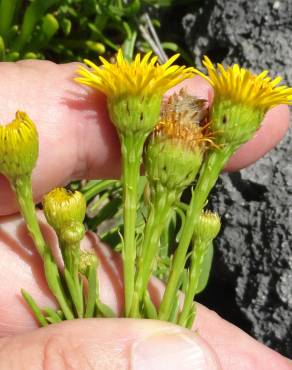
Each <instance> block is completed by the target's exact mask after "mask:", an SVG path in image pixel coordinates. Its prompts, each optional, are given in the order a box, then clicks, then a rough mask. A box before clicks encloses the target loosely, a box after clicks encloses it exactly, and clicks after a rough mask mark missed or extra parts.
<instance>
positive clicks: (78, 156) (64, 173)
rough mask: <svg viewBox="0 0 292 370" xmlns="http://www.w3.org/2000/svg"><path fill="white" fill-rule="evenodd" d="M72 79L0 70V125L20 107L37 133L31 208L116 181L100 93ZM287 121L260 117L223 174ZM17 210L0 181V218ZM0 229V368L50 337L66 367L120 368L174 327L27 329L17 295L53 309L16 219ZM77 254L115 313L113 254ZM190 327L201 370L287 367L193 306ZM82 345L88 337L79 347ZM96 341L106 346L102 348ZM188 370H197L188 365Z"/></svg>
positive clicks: (31, 354) (198, 88)
mask: <svg viewBox="0 0 292 370" xmlns="http://www.w3.org/2000/svg"><path fill="white" fill-rule="evenodd" d="M75 71H76V64H65V65H56V64H53V63H50V62H37V61H34V62H32V61H25V62H19V63H15V64H12V63H11V64H10V63H2V64H0V72H1V73H0V86H1V92H0V117H1V123H5V122H9V121H11V120H12V119H13V117H14V114H15V111H16V110H18V109H21V110H23V111H26V112H27V113H28V114H29V116H30V117H31V118H32V120H33V121H34V122H35V123H36V124H37V126H38V131H39V136H40V158H39V161H38V164H37V168H36V170H35V171H34V174H33V185H34V192H35V195H36V199H37V200H40V199H41V196H42V195H43V194H44V193H47V192H48V191H49V190H51V189H52V188H53V187H55V186H60V185H64V184H67V183H68V182H69V181H70V180H73V179H76V178H105V177H107V178H108V177H114V176H115V177H118V176H119V174H120V151H119V143H118V138H117V136H116V133H115V129H114V128H113V127H112V126H111V124H110V122H109V119H108V115H107V112H106V107H105V99H104V97H103V96H102V95H101V94H100V93H98V92H94V91H92V90H91V89H89V90H88V91H86V90H85V89H84V87H83V86H80V85H78V84H76V83H75V82H74V81H72V78H73V76H74V74H75ZM182 86H185V87H186V88H187V90H188V92H189V93H191V94H195V95H197V96H198V97H200V98H204V99H207V100H208V101H209V103H211V102H212V96H213V91H212V88H211V87H210V85H209V84H208V83H207V82H206V81H204V80H203V79H201V78H200V77H196V78H194V79H191V80H187V81H185V82H184V83H183V84H181V85H180V86H179V87H176V90H177V91H178V90H179V88H180V87H182ZM288 123H289V111H288V108H287V106H284V105H281V106H278V107H275V108H273V109H272V110H271V111H269V112H268V113H267V115H266V117H265V119H264V122H263V125H262V126H261V128H260V129H259V131H258V132H257V133H256V135H255V136H254V138H253V139H252V140H251V141H250V142H248V143H247V144H245V145H243V146H242V147H241V148H240V149H239V150H238V152H237V153H236V154H235V155H234V157H233V158H232V159H231V161H230V162H229V164H228V166H227V169H229V170H230V169H231V170H235V169H238V168H242V167H244V166H247V165H249V164H251V163H252V162H254V161H255V160H257V159H258V158H260V157H262V156H263V155H264V154H265V153H266V152H267V151H268V150H270V149H271V148H272V147H274V146H275V145H276V144H277V143H278V142H279V141H280V140H281V139H282V137H283V136H284V134H285V132H286V131H287V128H288ZM16 210H17V207H16V203H15V200H14V197H13V195H12V193H11V191H10V190H9V186H8V184H7V181H6V180H5V179H4V178H3V177H2V178H1V180H0V214H1V215H2V216H3V215H7V214H11V213H14V212H16ZM0 224H1V226H0V281H1V290H0V297H1V298H0V299H1V301H0V302H1V303H0V336H3V337H5V336H7V335H16V334H22V335H23V336H22V337H20V336H15V337H14V339H13V340H12V339H9V338H5V339H1V340H0V360H1V358H2V357H3V358H10V357H11V353H15V357H16V358H18V357H17V356H18V355H17V353H19V349H20V348H25V349H26V356H25V357H23V361H24V362H25V361H26V362H27V363H28V362H29V361H30V363H33V362H34V361H35V363H36V364H37V361H39V360H38V357H39V356H38V353H39V352H38V351H39V350H40V347H41V346H42V343H48V340H49V339H50V338H51V337H52V336H55V337H57V338H58V337H59V336H60V335H62V338H63V344H62V346H63V347H62V349H64V351H65V349H66V348H69V349H71V351H72V348H78V349H79V351H77V352H76V351H72V361H73V360H74V361H75V360H76V359H78V360H80V363H81V359H80V358H79V357H80V356H83V357H84V358H85V359H87V360H88V363H92V361H95V364H97V365H98V366H99V367H98V368H99V369H105V370H108V369H109V368H107V367H106V365H105V364H106V363H108V362H109V360H108V359H110V364H111V366H112V367H111V369H118V368H119V367H118V366H119V365H118V364H116V363H115V361H116V359H119V361H120V364H122V365H125V366H128V364H129V358H128V356H129V348H128V346H129V345H130V344H131V343H133V342H135V341H136V340H137V338H140V337H141V336H145V335H148V334H149V333H151V332H152V331H155V330H158V328H164V327H165V325H167V327H171V328H173V326H172V325H170V324H164V323H159V322H158V323H154V322H152V321H143V320H127V321H125V320H120V319H119V320H107V321H106V320H92V321H90V325H88V321H82V320H76V321H75V322H74V323H73V322H66V323H63V324H61V325H57V326H52V327H51V328H49V329H41V330H38V331H30V330H31V329H33V328H36V323H35V321H34V320H33V318H32V316H31V314H30V312H29V311H28V310H27V308H26V306H25V305H24V304H22V303H21V301H20V294H19V291H20V288H22V287H24V288H25V289H26V290H27V291H29V292H30V293H31V294H32V295H33V296H34V297H35V299H36V300H37V301H38V303H39V304H40V305H41V306H53V305H54V301H53V299H52V296H51V295H50V294H49V292H48V289H47V287H46V285H45V281H44V279H43V275H42V274H43V272H42V268H41V262H40V259H39V257H38V255H37V253H36V252H35V249H34V248H33V246H32V245H31V242H30V240H29V238H28V236H27V234H26V232H25V229H24V226H23V222H22V220H21V218H20V217H19V216H18V215H14V216H10V217H2V218H1V222H0ZM44 231H45V235H46V238H47V240H48V241H49V242H50V243H51V244H54V245H56V243H57V241H56V236H55V235H54V234H53V233H52V230H51V229H50V228H49V227H48V226H46V227H44ZM84 247H85V248H87V249H93V248H94V249H95V250H97V251H98V254H99V258H100V261H101V270H100V273H99V275H100V281H101V286H102V288H101V291H102V292H103V293H102V294H103V295H102V299H103V300H104V301H105V302H106V303H108V304H110V305H111V306H112V307H113V308H114V309H116V310H119V309H121V306H122V304H123V302H122V296H123V294H122V288H121V275H120V260H119V256H118V255H115V254H114V253H113V252H110V251H109V250H108V249H107V248H106V247H105V246H101V245H100V244H99V243H98V240H97V239H96V237H95V236H93V235H92V234H90V235H88V236H87V237H86V239H85V241H84ZM154 285H155V286H156V288H155V289H154V288H153V289H152V291H155V292H154V293H153V294H154V298H156V300H159V297H160V296H161V291H162V289H163V287H162V285H161V284H160V283H159V282H155V284H154ZM195 327H196V328H198V329H199V335H200V336H196V341H197V343H198V345H199V346H200V348H201V349H202V351H203V352H204V353H205V355H206V356H207V357H208V359H211V360H210V366H209V367H208V368H207V369H208V370H209V369H217V370H218V369H219V367H218V365H216V363H215V362H214V361H213V360H212V359H213V358H215V355H214V353H216V355H217V357H218V358H219V360H220V362H221V366H222V369H224V370H234V369H236V370H289V369H290V370H291V369H292V365H291V363H290V362H289V360H287V359H285V358H284V357H282V356H280V355H279V354H277V353H276V352H274V351H272V350H270V349H268V348H266V347H265V346H263V345H262V344H259V343H258V342H256V341H254V340H253V339H252V338H251V337H249V336H247V335H246V334H245V333H243V332H242V331H241V330H239V329H237V328H236V327H235V326H233V325H231V324H229V323H227V322H226V321H224V320H223V319H221V318H220V317H219V316H217V315H216V314H215V313H214V312H212V311H210V310H208V309H207V308H205V307H203V306H199V309H198V319H197V322H196V324H195ZM121 333H122V336H121ZM82 337H83V338H84V337H86V338H87V339H86V340H83V341H82V343H81V342H80V338H82ZM200 337H201V338H204V339H205V341H206V342H207V344H206V342H203V341H202V339H200ZM125 338H126V340H125ZM105 342H106V343H107V347H106V348H105V347H104V346H102V344H103V343H105ZM55 343H56V342H55ZM64 343H65V344H64ZM2 344H3V347H2V346H1V345H2ZM4 344H6V345H5V346H4ZM66 346H67V347H66ZM1 348H2V350H1ZM52 350H53V349H52ZM117 351H118V352H117ZM57 352H58V351H57ZM22 353H23V352H22ZM117 353H118V354H119V356H117V355H116V354H117ZM1 356H2V357H1ZM76 361H77V360H76ZM0 364H1V362H0ZM38 365H39V364H38ZM40 366H41V365H40ZM115 366H116V367H115ZM3 368H7V367H3ZM36 368H37V367H36ZM125 368H126V367H125ZM194 368H196V369H200V368H199V367H198V366H197V367H196V364H194ZM7 369H8V370H9V368H7ZM205 370H206V368H205Z"/></svg>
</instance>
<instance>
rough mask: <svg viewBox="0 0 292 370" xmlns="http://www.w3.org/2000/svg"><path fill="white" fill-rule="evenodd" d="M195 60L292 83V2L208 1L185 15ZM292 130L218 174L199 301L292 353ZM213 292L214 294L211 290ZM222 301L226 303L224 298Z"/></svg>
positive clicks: (185, 31)
mask: <svg viewBox="0 0 292 370" xmlns="http://www.w3.org/2000/svg"><path fill="white" fill-rule="evenodd" d="M182 26H183V28H184V34H185V42H186V44H187V45H188V48H189V50H190V51H192V53H193V56H194V59H195V61H196V64H197V65H198V66H200V60H201V57H202V56H203V55H204V54H207V55H209V56H210V57H211V58H212V60H214V61H215V62H223V63H226V64H229V63H234V62H238V63H240V64H241V65H242V66H245V67H248V68H250V69H252V70H253V71H255V72H259V71H261V70H263V69H269V70H270V71H271V74H272V75H273V76H275V75H278V74H280V75H282V76H283V77H284V79H285V82H286V83H287V84H289V85H292V1H290V0H285V1H284V0H283V1H275V0H257V1H249V0H208V1H203V2H202V5H201V6H200V7H199V8H198V10H197V11H196V12H195V14H186V15H185V16H184V18H183V20H182ZM291 144H292V130H290V132H289V134H288V135H287V136H286V138H285V139H284V140H283V141H282V143H281V144H280V145H278V146H277V148H275V149H274V150H272V151H271V152H270V153H269V154H267V155H266V156H265V157H264V158H262V159H261V160H259V161H258V162H257V163H256V164H254V165H252V166H250V167H249V168H247V169H244V170H242V171H240V172H237V173H233V174H224V175H222V176H221V178H220V180H219V182H218V184H217V186H216V189H215V190H214V191H213V193H212V197H211V202H210V207H211V208H213V209H215V210H217V211H218V212H219V213H220V214H221V215H222V219H223V227H222V231H221V235H220V236H219V237H218V238H217V242H216V254H215V260H214V268H213V272H212V276H211V282H210V285H209V287H208V288H207V291H206V292H205V293H204V294H203V295H202V297H201V300H202V301H203V302H204V303H206V304H207V305H209V306H211V307H213V308H215V309H216V308H217V311H218V307H219V313H220V314H221V315H223V316H224V317H226V318H227V319H229V320H232V321H233V322H234V323H235V324H237V325H241V327H242V328H243V329H245V330H247V331H248V332H250V333H251V334H252V335H253V336H255V337H256V338H257V339H259V340H260V341H262V342H264V343H266V344H267V345H269V346H271V347H272V348H275V349H276V350H278V351H280V352H281V353H283V354H285V355H287V356H290V357H292V150H291ZM213 293H214V294H213ZM222 299H224V300H225V302H222V303H220V300H222Z"/></svg>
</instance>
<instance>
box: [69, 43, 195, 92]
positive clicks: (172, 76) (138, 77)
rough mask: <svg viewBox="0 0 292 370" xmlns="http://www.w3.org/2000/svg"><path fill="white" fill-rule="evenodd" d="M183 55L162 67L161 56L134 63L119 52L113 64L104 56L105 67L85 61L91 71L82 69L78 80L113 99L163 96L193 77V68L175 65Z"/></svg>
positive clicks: (171, 59)
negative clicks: (125, 96)
mask: <svg viewBox="0 0 292 370" xmlns="http://www.w3.org/2000/svg"><path fill="white" fill-rule="evenodd" d="M178 57H179V54H176V55H174V56H172V57H171V58H170V59H169V60H168V61H167V62H166V63H164V64H162V65H160V64H159V63H158V62H157V57H156V56H154V57H151V52H149V53H147V54H146V55H145V56H144V57H143V58H142V59H141V55H140V54H137V55H136V57H135V59H134V61H133V62H128V61H127V60H125V58H124V56H123V52H122V50H121V49H119V51H118V54H117V58H116V62H115V63H109V62H108V61H107V60H105V59H104V58H102V57H100V58H99V59H100V61H101V62H102V65H101V66H97V65H95V64H94V63H92V62H91V61H89V60H85V61H84V62H85V63H86V64H87V65H88V66H89V67H90V68H91V70H88V69H87V68H84V67H80V68H79V69H78V71H77V73H78V74H79V75H80V76H81V77H78V78H76V81H78V82H81V83H82V84H85V85H89V86H91V87H93V88H95V89H97V90H100V91H102V92H103V93H104V94H105V95H106V96H107V97H109V98H117V97H121V96H124V95H139V96H141V95H142V96H149V95H153V94H155V95H162V94H163V93H164V92H165V91H167V90H168V89H169V88H171V87H172V86H174V85H176V84H178V83H179V82H181V81H183V80H185V79H186V78H189V77H191V76H192V75H193V72H194V69H193V68H191V67H190V68H186V67H185V66H178V65H173V62H174V61H175V60H176V59H177V58H178Z"/></svg>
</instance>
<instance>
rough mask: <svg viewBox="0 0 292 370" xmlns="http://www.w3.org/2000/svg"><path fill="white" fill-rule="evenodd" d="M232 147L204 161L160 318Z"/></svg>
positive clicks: (165, 315)
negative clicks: (200, 217)
mask: <svg viewBox="0 0 292 370" xmlns="http://www.w3.org/2000/svg"><path fill="white" fill-rule="evenodd" d="M234 149H235V148H233V147H230V146H226V147H224V148H222V149H220V150H214V151H212V152H210V153H209V155H208V157H207V158H206V160H205V161H204V164H203V167H202V169H201V172H200V176H199V180H198V183H197V185H196V188H195V190H194V192H193V194H192V198H191V202H190V205H189V207H188V210H187V214H186V219H185V223H184V227H183V230H182V234H181V238H180V241H179V245H178V247H177V250H176V252H175V255H174V259H173V264H172V267H171V272H170V276H169V279H168V282H167V285H166V289H165V293H164V296H163V299H162V302H161V305H160V308H159V315H158V317H159V319H160V320H165V321H168V319H169V317H170V313H171V309H172V303H173V302H174V301H175V299H176V293H177V289H178V288H179V286H178V285H179V281H180V277H181V272H182V271H183V269H184V265H185V260H186V254H187V251H188V247H189V244H190V241H191V239H192V236H193V232H194V226H195V223H196V220H197V218H198V216H199V215H200V213H201V212H202V209H203V207H204V205H205V202H206V200H207V197H208V195H209V192H210V191H211V189H212V188H213V186H214V185H215V183H216V181H217V179H218V176H219V174H220V172H221V170H222V168H223V167H224V165H225V163H226V162H227V160H228V159H229V158H230V156H231V154H232V153H233V152H234Z"/></svg>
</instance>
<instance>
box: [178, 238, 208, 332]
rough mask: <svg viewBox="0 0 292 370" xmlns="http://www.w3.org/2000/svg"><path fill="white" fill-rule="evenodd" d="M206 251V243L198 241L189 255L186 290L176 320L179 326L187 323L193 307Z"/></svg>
mask: <svg viewBox="0 0 292 370" xmlns="http://www.w3.org/2000/svg"><path fill="white" fill-rule="evenodd" d="M206 249H207V246H206V243H203V242H200V241H198V242H196V243H195V245H194V250H193V252H192V255H191V267H190V275H189V284H188V289H187V291H186V294H185V299H184V304H183V308H182V310H181V313H180V315H179V318H178V324H179V325H181V326H186V325H187V323H188V322H189V318H190V314H191V309H192V306H193V301H194V297H195V295H196V291H197V287H198V283H199V279H200V273H201V269H202V264H203V260H204V254H205V251H206Z"/></svg>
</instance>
